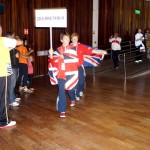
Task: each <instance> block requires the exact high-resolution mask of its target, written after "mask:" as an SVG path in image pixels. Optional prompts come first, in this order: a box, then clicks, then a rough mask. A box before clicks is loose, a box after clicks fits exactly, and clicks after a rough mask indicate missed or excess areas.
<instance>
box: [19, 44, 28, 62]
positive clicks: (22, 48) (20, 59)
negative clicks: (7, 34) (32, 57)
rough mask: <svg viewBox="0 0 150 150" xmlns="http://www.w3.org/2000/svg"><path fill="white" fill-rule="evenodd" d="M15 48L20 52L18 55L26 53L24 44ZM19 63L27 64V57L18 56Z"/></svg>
mask: <svg viewBox="0 0 150 150" xmlns="http://www.w3.org/2000/svg"><path fill="white" fill-rule="evenodd" d="M17 50H18V51H19V52H20V55H21V54H22V55H26V54H27V53H28V50H27V48H26V47H25V46H23V45H21V46H18V47H17ZM19 63H23V64H27V63H28V59H27V58H24V57H21V56H20V57H19Z"/></svg>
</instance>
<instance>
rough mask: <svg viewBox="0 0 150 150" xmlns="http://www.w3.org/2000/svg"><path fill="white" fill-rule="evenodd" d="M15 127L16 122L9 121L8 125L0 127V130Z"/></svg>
mask: <svg viewBox="0 0 150 150" xmlns="http://www.w3.org/2000/svg"><path fill="white" fill-rule="evenodd" d="M15 125H16V121H10V122H9V123H8V125H6V126H0V128H1V129H3V128H9V127H13V126H15Z"/></svg>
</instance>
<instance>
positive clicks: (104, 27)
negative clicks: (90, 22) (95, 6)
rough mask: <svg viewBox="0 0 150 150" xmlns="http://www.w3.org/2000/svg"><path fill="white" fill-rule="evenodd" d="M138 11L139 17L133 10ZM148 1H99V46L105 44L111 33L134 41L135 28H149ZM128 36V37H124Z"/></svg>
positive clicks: (149, 10) (149, 9)
mask: <svg viewBox="0 0 150 150" xmlns="http://www.w3.org/2000/svg"><path fill="white" fill-rule="evenodd" d="M135 9H139V10H140V11H141V14H140V15H137V14H135V12H134V10H135ZM149 14H150V1H149V2H148V1H145V0H100V1H99V35H100V36H99V42H98V43H99V45H103V44H107V43H108V39H109V37H110V36H111V35H112V34H113V32H118V33H119V34H120V36H121V37H122V38H123V40H125V39H130V37H131V40H134V34H135V32H136V29H137V28H141V29H142V30H143V32H144V30H145V29H147V28H150V15H149ZM125 35H128V36H125Z"/></svg>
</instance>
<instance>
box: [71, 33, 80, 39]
mask: <svg viewBox="0 0 150 150" xmlns="http://www.w3.org/2000/svg"><path fill="white" fill-rule="evenodd" d="M74 36H77V37H78V38H79V34H78V33H76V32H74V33H72V34H71V38H73V37H74Z"/></svg>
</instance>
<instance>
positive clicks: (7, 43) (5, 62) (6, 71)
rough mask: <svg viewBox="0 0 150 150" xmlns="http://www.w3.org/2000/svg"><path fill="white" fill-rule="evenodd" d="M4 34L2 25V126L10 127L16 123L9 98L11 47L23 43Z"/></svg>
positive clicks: (0, 125) (0, 41) (0, 29)
mask: <svg viewBox="0 0 150 150" xmlns="http://www.w3.org/2000/svg"><path fill="white" fill-rule="evenodd" d="M1 36H2V27H1V25H0V60H1V63H0V128H8V127H12V126H15V125H16V122H15V121H11V120H10V117H9V113H8V100H9V93H8V88H9V86H10V85H9V84H10V83H9V82H10V80H9V78H10V75H11V72H12V70H11V62H10V54H9V48H11V49H12V48H15V47H16V45H20V44H22V42H21V41H20V40H17V41H16V40H15V39H9V38H6V37H1Z"/></svg>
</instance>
